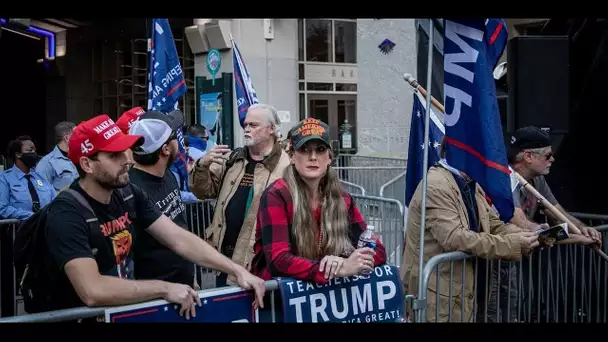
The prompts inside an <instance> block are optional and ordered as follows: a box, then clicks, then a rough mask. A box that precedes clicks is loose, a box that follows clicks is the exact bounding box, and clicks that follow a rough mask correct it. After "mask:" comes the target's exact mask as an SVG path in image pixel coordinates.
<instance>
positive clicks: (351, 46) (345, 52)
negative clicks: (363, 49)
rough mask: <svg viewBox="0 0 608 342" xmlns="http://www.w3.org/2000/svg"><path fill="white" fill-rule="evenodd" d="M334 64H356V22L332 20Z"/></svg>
mask: <svg viewBox="0 0 608 342" xmlns="http://www.w3.org/2000/svg"><path fill="white" fill-rule="evenodd" d="M334 32H335V34H334V44H335V62H336V63H357V22H355V21H341V20H334Z"/></svg>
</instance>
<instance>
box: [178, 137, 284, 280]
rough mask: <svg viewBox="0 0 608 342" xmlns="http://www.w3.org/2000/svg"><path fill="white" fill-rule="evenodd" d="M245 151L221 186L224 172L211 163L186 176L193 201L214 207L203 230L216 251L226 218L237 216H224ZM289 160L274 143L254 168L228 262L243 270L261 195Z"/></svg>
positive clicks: (240, 173) (249, 255) (238, 180)
mask: <svg viewBox="0 0 608 342" xmlns="http://www.w3.org/2000/svg"><path fill="white" fill-rule="evenodd" d="M247 153H249V152H248V150H247V148H243V149H241V151H239V153H237V155H236V161H235V163H234V164H233V165H232V167H231V168H230V169H228V171H227V172H226V174H225V176H224V181H223V184H221V187H220V182H221V181H222V175H223V173H224V172H225V169H226V167H225V164H224V165H219V164H216V163H212V164H211V166H209V167H204V166H200V165H197V166H196V167H195V169H194V171H193V172H192V173H191V174H190V179H189V183H190V189H191V191H192V193H194V195H196V197H198V198H200V199H215V198H217V205H216V207H215V214H214V216H213V221H212V222H211V225H210V226H209V227H208V228H207V230H206V232H207V234H206V235H207V236H206V238H207V241H209V243H210V244H211V245H212V246H213V247H215V248H216V249H218V250H220V246H222V242H223V240H224V235H225V233H226V224H225V221H226V215H235V214H236V215H238V214H239V213H226V206H227V205H228V202H230V199H231V198H232V196H234V193H235V192H236V190H237V189H238V187H239V184H240V183H241V179H242V178H243V175H244V173H245V166H246V165H247ZM289 164H290V161H289V157H288V156H287V154H285V152H283V151H282V149H281V147H280V145H279V143H275V144H274V147H273V149H272V152H271V153H270V155H269V156H268V157H267V158H266V159H265V160H264V161H263V162H261V163H258V164H257V165H256V167H255V171H254V175H253V199H252V201H251V205H250V207H249V211H248V212H247V216H246V217H245V220H244V221H243V226H242V227H241V231H240V233H239V237H238V239H237V242H236V246H235V247H234V253H233V254H232V260H233V261H234V262H235V263H237V264H239V265H241V266H243V267H245V268H246V269H247V270H249V269H250V268H251V259H252V258H253V244H254V242H255V223H256V217H257V213H258V207H259V204H260V197H261V196H262V192H264V190H266V188H267V187H268V186H269V185H270V184H272V183H273V182H274V181H275V180H277V179H279V178H282V177H283V172H284V170H285V168H286V167H287V166H289ZM235 282H236V279H234V277H232V276H229V277H228V283H229V284H235Z"/></svg>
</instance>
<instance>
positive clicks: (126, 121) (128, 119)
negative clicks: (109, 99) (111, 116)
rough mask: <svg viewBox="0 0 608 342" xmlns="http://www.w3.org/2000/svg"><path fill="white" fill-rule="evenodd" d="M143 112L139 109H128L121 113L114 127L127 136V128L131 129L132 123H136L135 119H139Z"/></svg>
mask: <svg viewBox="0 0 608 342" xmlns="http://www.w3.org/2000/svg"><path fill="white" fill-rule="evenodd" d="M145 112H146V111H145V110H143V108H141V107H135V108H132V109H129V110H128V111H126V112H124V113H122V115H121V116H120V117H119V118H118V120H117V121H116V125H117V126H118V128H120V130H121V131H122V132H123V133H124V134H129V128H131V125H133V123H134V122H135V121H137V119H139V117H140V116H141V115H142V114H144V113H145Z"/></svg>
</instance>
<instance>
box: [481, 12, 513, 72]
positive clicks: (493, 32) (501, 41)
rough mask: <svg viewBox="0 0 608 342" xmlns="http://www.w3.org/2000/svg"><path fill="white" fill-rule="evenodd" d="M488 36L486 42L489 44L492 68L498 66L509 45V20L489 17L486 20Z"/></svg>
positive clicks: (489, 58)
mask: <svg viewBox="0 0 608 342" xmlns="http://www.w3.org/2000/svg"><path fill="white" fill-rule="evenodd" d="M485 25H486V28H485V32H486V36H487V37H488V38H487V39H486V40H485V42H486V44H487V45H488V61H489V63H490V65H492V68H495V67H496V64H498V60H499V59H500V56H502V53H503V52H504V51H505V48H506V47H507V40H508V38H509V34H508V32H507V22H506V21H505V20H504V19H502V18H488V19H486V22H485Z"/></svg>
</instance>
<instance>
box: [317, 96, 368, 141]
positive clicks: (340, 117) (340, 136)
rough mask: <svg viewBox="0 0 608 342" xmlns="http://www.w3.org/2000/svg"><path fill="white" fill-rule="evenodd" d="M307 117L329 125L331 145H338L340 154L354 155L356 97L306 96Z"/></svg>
mask: <svg viewBox="0 0 608 342" xmlns="http://www.w3.org/2000/svg"><path fill="white" fill-rule="evenodd" d="M307 116H308V117H312V118H315V119H319V120H321V121H323V122H325V123H327V124H328V125H329V136H330V139H331V140H332V145H334V144H338V146H339V149H340V151H341V152H347V153H356V149H357V95H344V94H308V115H307ZM344 133H350V135H348V134H344Z"/></svg>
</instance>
